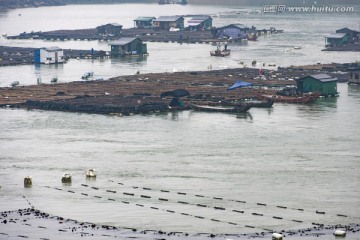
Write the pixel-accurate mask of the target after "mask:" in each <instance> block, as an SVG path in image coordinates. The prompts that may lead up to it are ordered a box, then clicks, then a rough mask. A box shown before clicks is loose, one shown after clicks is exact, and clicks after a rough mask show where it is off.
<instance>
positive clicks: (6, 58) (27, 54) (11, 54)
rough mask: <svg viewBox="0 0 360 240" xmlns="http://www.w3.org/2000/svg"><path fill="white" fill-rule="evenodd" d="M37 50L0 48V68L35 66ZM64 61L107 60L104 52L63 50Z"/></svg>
mask: <svg viewBox="0 0 360 240" xmlns="http://www.w3.org/2000/svg"><path fill="white" fill-rule="evenodd" d="M36 49H37V48H22V47H6V46H0V67H3V66H16V65H26V64H35V61H34V51H35V50H36ZM63 50H64V55H65V56H66V60H68V59H77V58H79V59H84V58H94V59H100V58H108V57H109V56H107V55H106V52H105V51H95V50H94V51H91V49H89V50H78V49H63Z"/></svg>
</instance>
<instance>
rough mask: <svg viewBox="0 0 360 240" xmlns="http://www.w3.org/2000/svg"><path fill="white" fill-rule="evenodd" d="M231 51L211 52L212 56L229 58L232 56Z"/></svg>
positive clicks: (218, 50)
mask: <svg viewBox="0 0 360 240" xmlns="http://www.w3.org/2000/svg"><path fill="white" fill-rule="evenodd" d="M230 52H231V51H230V50H225V49H223V50H220V49H217V50H215V51H211V52H210V56H214V57H226V56H229V55H230Z"/></svg>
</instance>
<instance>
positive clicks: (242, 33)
mask: <svg viewBox="0 0 360 240" xmlns="http://www.w3.org/2000/svg"><path fill="white" fill-rule="evenodd" d="M249 29H250V28H249V27H247V26H245V25H243V24H230V25H226V26H223V27H219V28H216V29H214V30H212V34H213V35H214V37H216V38H229V39H234V40H236V39H245V38H247V34H248V31H249Z"/></svg>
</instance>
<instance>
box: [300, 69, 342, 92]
mask: <svg viewBox="0 0 360 240" xmlns="http://www.w3.org/2000/svg"><path fill="white" fill-rule="evenodd" d="M337 81H338V79H337V78H335V77H332V76H330V75H327V74H323V73H322V74H316V75H309V76H305V77H302V78H299V79H297V80H296V85H297V89H298V91H299V92H301V93H310V92H318V93H320V95H321V96H326V97H327V96H336V95H337V94H338V91H337Z"/></svg>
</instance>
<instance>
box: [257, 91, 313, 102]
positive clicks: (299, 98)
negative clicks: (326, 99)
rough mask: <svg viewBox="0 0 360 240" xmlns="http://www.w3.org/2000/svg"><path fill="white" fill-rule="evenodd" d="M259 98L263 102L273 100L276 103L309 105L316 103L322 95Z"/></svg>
mask: <svg viewBox="0 0 360 240" xmlns="http://www.w3.org/2000/svg"><path fill="white" fill-rule="evenodd" d="M257 97H258V98H259V99H262V100H272V101H274V102H283V103H300V104H308V103H314V102H315V101H316V100H317V99H318V98H319V97H320V94H319V93H312V94H303V95H302V96H282V95H276V94H275V95H268V94H259V95H258V96H257Z"/></svg>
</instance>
